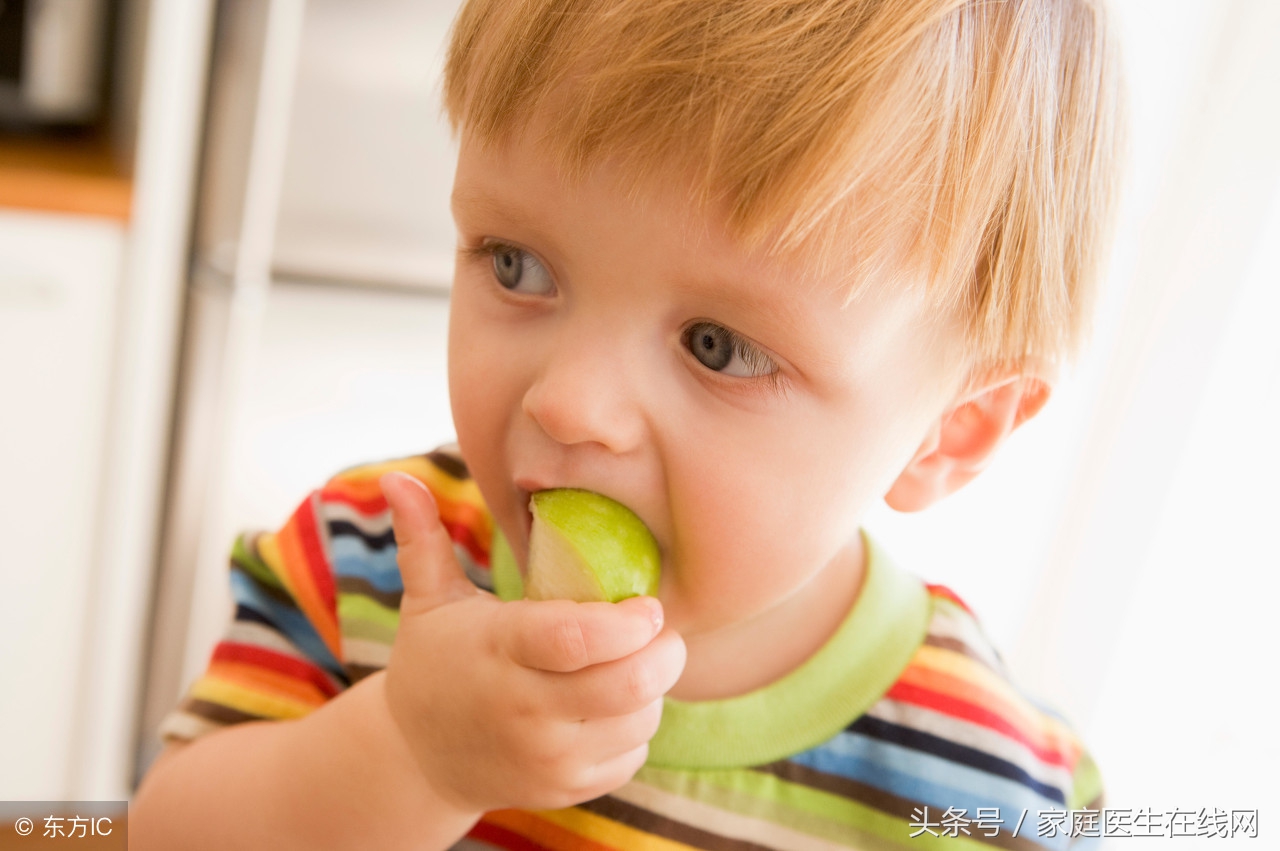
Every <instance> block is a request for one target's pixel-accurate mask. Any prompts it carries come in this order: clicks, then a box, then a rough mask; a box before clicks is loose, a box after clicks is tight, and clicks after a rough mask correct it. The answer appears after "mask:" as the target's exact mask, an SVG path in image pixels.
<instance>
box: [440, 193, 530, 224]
mask: <svg viewBox="0 0 1280 851" xmlns="http://www.w3.org/2000/svg"><path fill="white" fill-rule="evenodd" d="M449 208H450V209H451V210H452V211H453V217H454V219H455V221H456V220H457V219H458V217H459V215H460V214H461V213H466V214H469V215H472V216H477V217H479V218H483V219H501V220H502V221H503V222H509V223H511V224H513V225H516V226H518V227H527V226H531V225H533V224H535V222H536V221H537V219H536V217H535V216H534V215H533V213H532V211H530V210H526V209H524V208H522V207H520V206H519V205H518V204H514V205H513V204H510V203H507V202H506V201H505V200H500V199H498V198H496V197H494V196H493V195H490V194H489V193H487V192H484V191H481V190H478V189H472V188H469V187H462V186H457V187H454V190H453V194H452V195H451V196H450V198H449Z"/></svg>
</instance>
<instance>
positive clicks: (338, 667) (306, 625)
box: [231, 568, 347, 683]
mask: <svg viewBox="0 0 1280 851" xmlns="http://www.w3.org/2000/svg"><path fill="white" fill-rule="evenodd" d="M231 594H232V596H233V597H235V600H236V604H237V605H236V620H249V621H255V622H257V623H261V624H264V625H265V626H268V627H270V628H272V629H274V630H275V631H276V632H278V633H280V635H281V636H283V637H284V639H285V640H286V641H288V642H290V643H291V644H293V646H294V647H296V648H298V651H299V652H300V653H302V655H303V656H305V657H307V658H308V659H310V660H311V661H313V662H314V663H315V664H317V665H320V666H321V667H322V668H324V669H325V670H326V671H328V672H329V673H330V674H333V675H334V676H335V677H337V678H339V679H340V680H341V681H342V682H344V683H345V682H347V672H346V671H345V670H344V669H343V667H342V664H341V663H339V662H338V660H337V659H335V658H334V657H333V654H332V653H330V652H329V648H328V646H326V645H325V643H324V641H323V639H321V638H320V634H319V633H318V632H316V629H315V627H314V626H312V625H311V621H309V620H307V616H306V615H304V614H303V613H302V611H301V610H300V609H298V608H296V607H295V606H289V605H286V604H284V603H282V602H280V601H279V600H277V599H275V598H274V597H271V596H270V595H268V594H266V593H265V592H264V591H263V590H262V589H261V588H260V587H259V586H258V583H257V581H256V580H254V579H253V578H252V577H251V576H249V575H248V574H246V573H244V572H243V571H242V570H240V569H239V568H233V569H232V570H231Z"/></svg>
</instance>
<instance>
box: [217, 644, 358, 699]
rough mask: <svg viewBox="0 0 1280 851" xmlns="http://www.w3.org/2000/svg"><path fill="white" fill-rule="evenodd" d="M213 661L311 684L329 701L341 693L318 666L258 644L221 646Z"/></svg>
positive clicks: (219, 645)
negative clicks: (253, 667) (246, 665)
mask: <svg viewBox="0 0 1280 851" xmlns="http://www.w3.org/2000/svg"><path fill="white" fill-rule="evenodd" d="M212 661H214V662H244V663H246V664H249V665H253V666H255V667H258V668H267V669H269V670H272V671H276V672H277V673H281V674H284V675H285V676H287V677H292V678H293V679H295V680H301V681H302V682H305V683H310V684H311V685H313V686H315V687H316V688H317V689H319V690H320V693H321V694H323V695H325V696H326V697H333V696H334V695H336V694H337V693H338V692H339V691H340V689H339V688H338V687H337V686H336V685H334V684H333V681H332V680H330V679H329V677H328V676H327V675H326V674H325V673H324V671H322V670H320V668H318V667H316V666H315V665H312V664H311V663H309V662H304V661H302V660H301V659H298V658H296V657H293V656H286V655H285V654H283V653H279V652H277V651H275V650H270V649H268V648H266V647H259V646H257V645H256V644H243V643H241V642H238V641H222V642H219V644H218V646H217V647H215V648H214V650H213V660H212Z"/></svg>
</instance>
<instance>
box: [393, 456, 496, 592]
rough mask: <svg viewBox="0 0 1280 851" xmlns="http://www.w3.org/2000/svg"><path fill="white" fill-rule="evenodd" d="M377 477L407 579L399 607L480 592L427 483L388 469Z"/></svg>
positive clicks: (404, 575) (404, 576)
mask: <svg viewBox="0 0 1280 851" xmlns="http://www.w3.org/2000/svg"><path fill="white" fill-rule="evenodd" d="M378 483H379V484H380V485H381V486H382V494H383V496H385V497H386V498H387V505H388V506H389V507H390V508H391V525H392V528H393V529H394V530H395V536H396V549H397V554H396V561H397V562H398V563H399V565H400V579H401V581H402V582H403V583H404V596H403V597H402V598H401V601H400V610H401V612H402V613H417V612H425V611H430V610H431V609H434V608H436V607H437V606H442V605H444V604H445V603H449V602H452V601H453V600H458V599H461V598H463V597H470V596H472V595H475V594H479V593H481V592H480V590H479V589H478V588H476V586H475V585H473V584H472V583H471V580H469V579H467V575H466V574H465V573H463V571H462V567H461V565H459V564H458V558H457V556H455V555H454V553H453V541H452V540H451V539H450V538H449V533H448V532H447V531H446V530H445V528H444V525H443V524H442V523H441V522H440V512H439V510H438V509H437V508H436V501H435V499H434V498H433V497H432V496H431V492H430V491H428V490H427V488H426V486H425V485H423V484H422V482H420V481H418V480H417V479H415V478H414V477H413V476H410V475H408V474H407V473H387V474H386V475H384V476H383V477H382V478H381V479H380V480H379V482H378Z"/></svg>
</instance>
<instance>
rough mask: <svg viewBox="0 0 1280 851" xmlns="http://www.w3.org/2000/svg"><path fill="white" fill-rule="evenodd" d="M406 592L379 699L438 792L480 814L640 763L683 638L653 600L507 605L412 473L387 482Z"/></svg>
mask: <svg viewBox="0 0 1280 851" xmlns="http://www.w3.org/2000/svg"><path fill="white" fill-rule="evenodd" d="M382 489H383V493H384V494H385V495H386V497H387V500H388V502H389V504H390V505H391V511H392V519H393V524H394V527H395V536H396V542H397V545H398V547H399V563H400V574H401V576H402V578H403V580H404V596H403V598H402V600H401V604H400V628H399V631H398V633H397V634H396V639H395V644H394V645H393V647H392V652H391V660H390V663H389V664H388V666H387V673H386V699H387V702H388V705H389V707H390V710H391V714H392V717H393V718H394V719H395V721H396V723H397V725H398V726H399V729H400V732H401V734H402V735H403V737H404V741H405V743H406V745H407V747H408V749H409V750H410V751H411V752H412V754H413V756H414V758H415V759H416V761H417V763H418V765H419V767H420V768H421V770H422V773H423V775H424V776H425V777H426V779H427V781H428V783H429V784H430V785H431V786H432V787H433V789H435V791H436V792H437V793H438V794H440V795H441V796H443V797H444V798H445V799H446V800H448V801H450V802H452V803H453V804H454V805H456V806H459V807H462V808H470V809H473V810H475V811H477V812H480V811H485V810H491V809H499V808H503V807H522V808H528V809H546V808H558V807H566V806H571V805H573V804H577V803H580V802H582V801H586V800H590V799H592V798H595V797H598V796H600V795H603V794H606V793H607V792H610V791H612V790H613V789H616V788H617V787H619V786H621V785H623V784H624V783H626V782H627V781H628V780H630V779H631V777H632V775H634V774H635V772H636V771H637V770H638V769H639V768H640V766H641V765H643V764H644V761H645V757H646V756H647V755H648V747H649V746H648V742H649V740H650V739H651V738H652V737H653V735H654V733H655V732H656V731H657V729H658V721H659V719H660V717H661V713H662V695H663V694H665V693H666V692H667V691H668V690H669V689H670V688H671V687H672V686H673V685H674V684H675V682H676V680H677V679H678V678H679V676H680V672H681V671H682V670H683V668H684V662H685V648H684V642H683V641H682V640H681V639H680V637H679V636H678V635H676V634H675V633H674V632H673V631H671V630H666V631H662V632H659V630H660V629H661V624H662V609H661V605H660V604H659V603H658V601H657V600H654V599H653V598H647V597H646V598H633V599H630V600H625V601H623V602H621V603H617V604H613V603H573V602H569V601H563V600H550V601H545V602H532V601H528V600H521V601H517V602H509V603H503V602H501V601H499V600H498V599H497V598H495V597H494V596H493V595H491V594H488V593H485V592H483V591H480V590H479V589H477V588H476V587H475V586H474V585H472V584H471V582H470V581H469V580H468V579H467V578H466V575H465V574H464V573H463V572H462V569H461V567H460V566H459V565H458V563H457V561H456V559H455V557H454V554H453V546H452V542H451V541H450V540H449V536H448V534H447V532H446V531H445V529H444V527H443V526H442V525H441V524H440V520H439V515H438V513H437V511H436V507H435V504H434V501H433V500H432V498H431V495H430V494H429V493H428V492H427V490H426V488H425V487H423V486H422V485H421V484H420V483H419V482H418V481H417V480H416V479H413V478H412V477H410V476H406V475H402V474H394V473H393V474H389V475H387V476H384V477H383V479H382Z"/></svg>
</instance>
